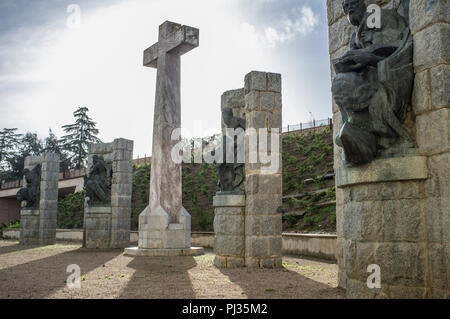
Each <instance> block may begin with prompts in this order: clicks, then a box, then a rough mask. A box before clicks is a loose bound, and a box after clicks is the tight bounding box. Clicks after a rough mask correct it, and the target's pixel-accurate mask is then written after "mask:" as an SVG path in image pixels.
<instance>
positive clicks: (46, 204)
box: [39, 200, 58, 211]
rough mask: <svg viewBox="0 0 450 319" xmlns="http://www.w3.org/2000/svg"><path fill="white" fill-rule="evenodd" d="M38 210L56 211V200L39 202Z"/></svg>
mask: <svg viewBox="0 0 450 319" xmlns="http://www.w3.org/2000/svg"><path fill="white" fill-rule="evenodd" d="M39 208H40V210H41V211H42V210H57V209H58V201H57V200H41V201H40V204H39Z"/></svg>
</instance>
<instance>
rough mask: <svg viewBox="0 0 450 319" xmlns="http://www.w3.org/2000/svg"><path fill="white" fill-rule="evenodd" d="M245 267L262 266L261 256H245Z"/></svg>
mask: <svg viewBox="0 0 450 319" xmlns="http://www.w3.org/2000/svg"><path fill="white" fill-rule="evenodd" d="M245 267H248V268H260V258H255V257H246V258H245Z"/></svg>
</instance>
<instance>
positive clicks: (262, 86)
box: [245, 71, 267, 94]
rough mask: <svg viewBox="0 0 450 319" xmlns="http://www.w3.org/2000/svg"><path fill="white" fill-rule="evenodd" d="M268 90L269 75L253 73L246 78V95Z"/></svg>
mask: <svg viewBox="0 0 450 319" xmlns="http://www.w3.org/2000/svg"><path fill="white" fill-rule="evenodd" d="M253 90H256V91H266V90H267V73H265V72H258V71H252V72H250V73H248V74H247V75H246V76H245V93H246V94H247V93H248V92H250V91H253Z"/></svg>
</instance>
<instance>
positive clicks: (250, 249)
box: [245, 236, 270, 257]
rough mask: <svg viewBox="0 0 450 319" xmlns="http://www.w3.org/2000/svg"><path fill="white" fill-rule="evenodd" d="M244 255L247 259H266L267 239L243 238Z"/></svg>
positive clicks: (268, 254)
mask: <svg viewBox="0 0 450 319" xmlns="http://www.w3.org/2000/svg"><path fill="white" fill-rule="evenodd" d="M245 255H246V256H248V257H268V256H270V252H269V238H267V237H256V236H251V237H250V236H247V237H245Z"/></svg>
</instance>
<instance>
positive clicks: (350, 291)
mask: <svg viewBox="0 0 450 319" xmlns="http://www.w3.org/2000/svg"><path fill="white" fill-rule="evenodd" d="M345 284H346V298H347V299H375V298H377V296H378V295H379V294H381V289H376V288H374V289H370V288H368V287H367V283H366V281H364V282H361V281H358V280H354V279H350V278H347V280H346V283H345ZM378 298H379V297H378Z"/></svg>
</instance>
